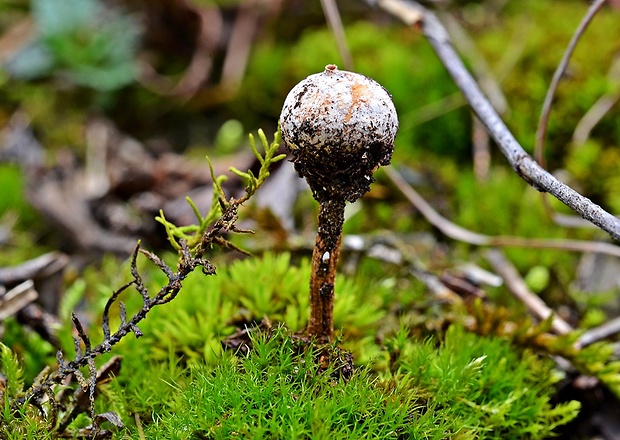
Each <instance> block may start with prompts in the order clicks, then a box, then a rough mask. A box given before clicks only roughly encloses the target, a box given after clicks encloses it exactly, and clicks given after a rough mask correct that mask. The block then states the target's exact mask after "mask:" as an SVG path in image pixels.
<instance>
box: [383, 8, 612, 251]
mask: <svg viewBox="0 0 620 440" xmlns="http://www.w3.org/2000/svg"><path fill="white" fill-rule="evenodd" d="M396 1H397V0H390V2H389V3H394V2H396ZM376 3H377V4H378V5H379V6H380V7H384V5H385V4H386V2H385V1H380V0H379V1H377V2H376ZM398 3H399V6H400V10H402V11H403V12H402V14H403V15H402V16H401V15H398V17H399V18H402V19H403V21H405V22H406V23H408V24H411V22H410V17H411V16H412V15H414V13H416V12H417V14H418V15H419V16H420V17H421V20H422V23H421V24H422V31H423V33H424V35H425V36H426V38H427V40H428V42H429V43H430V45H431V46H432V47H433V49H434V50H435V52H436V53H437V55H438V56H439V59H440V60H441V62H442V63H443V65H444V67H445V68H446V69H447V70H448V72H449V73H450V75H451V76H452V78H453V79H454V81H455V83H456V85H457V86H458V87H459V89H460V90H461V91H462V92H463V94H464V95H465V97H466V99H467V101H468V102H469V104H470V106H471V108H472V109H473V110H474V112H475V113H476V115H477V116H478V118H479V119H480V120H481V121H482V123H483V124H484V126H485V127H486V129H487V131H488V132H489V134H490V135H491V137H493V139H494V140H495V142H496V143H497V145H498V147H499V148H500V150H501V152H502V153H503V154H504V156H506V158H507V159H508V162H509V163H510V164H511V165H512V167H513V169H514V170H515V172H516V173H517V174H518V175H519V176H520V177H521V178H522V179H523V180H525V181H526V182H527V183H528V184H530V185H531V186H533V187H534V188H535V189H537V190H538V191H541V192H548V193H549V194H551V195H553V196H554V197H555V198H557V199H558V200H560V201H561V202H562V203H564V204H565V205H566V206H568V207H569V208H571V209H572V210H574V211H575V212H577V213H579V214H580V215H581V216H582V217H583V218H585V219H586V220H588V221H590V222H591V223H593V224H595V225H596V226H598V227H599V228H600V229H602V230H604V231H605V232H607V233H608V234H609V235H610V236H611V237H613V238H614V239H615V240H620V220H619V219H617V218H616V217H614V216H613V215H611V214H610V213H608V212H607V211H605V210H604V209H603V208H601V207H600V206H598V205H596V204H595V203H593V202H592V201H591V200H590V199H588V198H587V197H584V196H583V195H581V194H579V193H578V192H577V191H575V190H574V189H573V188H571V187H570V186H568V185H566V184H564V183H562V182H560V181H559V180H558V179H557V178H555V177H554V176H553V175H551V174H550V173H548V172H547V171H546V170H544V169H543V168H542V167H541V166H540V165H538V164H537V163H536V161H534V160H533V159H532V157H531V156H530V155H529V154H527V153H526V151H525V150H524V149H523V147H522V146H521V145H520V144H519V142H518V141H517V140H516V139H515V137H514V136H513V134H512V133H511V132H510V130H508V127H506V124H505V123H504V122H503V121H502V120H501V118H500V117H499V115H498V114H497V112H496V111H495V110H494V109H493V106H492V105H491V104H490V103H489V101H488V99H487V98H486V97H485V96H484V94H483V93H482V91H481V90H480V87H479V86H478V84H477V83H476V81H475V80H474V79H473V77H472V76H471V74H470V73H469V72H468V71H467V68H466V67H465V65H464V64H463V62H462V61H461V59H460V58H459V56H458V55H457V54H456V52H455V50H454V48H453V47H452V44H451V43H450V39H449V37H448V34H447V33H446V30H445V29H444V27H443V26H442V25H441V23H440V22H439V20H438V19H437V17H436V16H435V15H434V14H433V13H431V12H430V11H428V10H427V9H426V8H424V7H422V6H421V5H419V4H418V3H416V2H404V1H400V2H398ZM385 9H386V10H387V8H385ZM394 10H397V9H396V8H392V9H391V10H389V11H394ZM414 24H419V23H417V22H416V23H414Z"/></svg>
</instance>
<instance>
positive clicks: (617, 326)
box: [577, 317, 620, 347]
mask: <svg viewBox="0 0 620 440" xmlns="http://www.w3.org/2000/svg"><path fill="white" fill-rule="evenodd" d="M618 333H620V317H618V318H614V319H612V320H610V321H607V322H605V323H604V324H601V325H599V326H598V327H594V328H592V329H590V330H588V331H587V332H585V333H584V334H583V335H581V336H580V337H579V339H578V340H577V345H578V346H579V347H586V346H588V345H590V344H594V343H595V342H597V341H600V340H602V339H606V338H608V337H610V336H613V335H615V334H618Z"/></svg>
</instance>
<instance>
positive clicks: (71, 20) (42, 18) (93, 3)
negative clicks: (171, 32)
mask: <svg viewBox="0 0 620 440" xmlns="http://www.w3.org/2000/svg"><path fill="white" fill-rule="evenodd" d="M32 15H33V17H34V20H35V24H36V27H37V33H38V38H37V40H36V41H35V42H34V43H32V44H30V45H28V46H26V47H25V48H24V49H22V50H21V51H20V52H18V53H17V55H15V56H14V57H13V59H11V60H10V61H9V63H8V64H7V66H6V69H7V71H8V72H9V73H10V74H11V75H12V76H14V77H15V78H18V79H23V80H35V79H40V78H43V77H46V76H49V75H51V74H55V75H57V76H59V77H64V78H65V79H68V80H69V81H70V82H72V83H73V84H76V85H79V86H85V87H89V88H91V89H94V90H97V91H101V92H108V91H113V90H117V89H119V88H121V87H123V86H125V85H127V84H129V83H130V82H132V81H133V80H134V79H135V74H136V66H135V54H136V50H137V47H138V37H139V35H140V26H139V24H138V22H137V21H136V20H135V19H133V18H132V17H131V16H129V15H127V14H122V13H121V12H120V11H118V10H117V9H114V8H111V7H110V6H108V5H104V3H103V2H101V1H99V0H34V1H33V2H32Z"/></svg>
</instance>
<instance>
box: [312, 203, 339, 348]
mask: <svg viewBox="0 0 620 440" xmlns="http://www.w3.org/2000/svg"><path fill="white" fill-rule="evenodd" d="M319 204H320V208H319V224H318V234H317V236H316V243H315V245H314V251H313V253H312V274H311V275H310V319H309V321H308V335H309V336H313V337H315V338H316V339H317V340H319V341H321V342H328V341H330V340H331V338H332V334H333V332H334V317H333V315H334V313H333V312H334V283H335V281H336V268H337V266H338V257H339V256H340V239H341V237H342V224H343V223H344V206H345V201H344V199H341V198H337V199H328V200H322V201H319Z"/></svg>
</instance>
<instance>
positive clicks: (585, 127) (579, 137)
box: [573, 55, 620, 148]
mask: <svg viewBox="0 0 620 440" xmlns="http://www.w3.org/2000/svg"><path fill="white" fill-rule="evenodd" d="M607 79H608V81H609V83H610V85H612V90H610V91H609V92H607V93H606V94H604V95H603V96H601V97H600V98H599V99H598V100H597V101H596V102H595V103H594V105H592V107H591V108H590V110H588V111H587V112H586V114H585V115H583V117H582V118H581V120H580V121H579V122H578V123H577V125H576V126H575V131H574V132H573V148H575V147H579V146H581V145H583V144H584V143H585V142H586V141H587V140H588V138H589V137H590V132H591V131H592V129H593V128H594V127H595V126H596V124H598V123H599V122H600V120H601V119H603V117H604V116H605V115H606V114H607V113H609V111H610V110H611V109H612V107H613V106H614V105H616V104H617V103H618V101H620V56H618V55H616V56H615V57H614V60H613V62H612V64H611V67H610V68H609V73H608V74H607Z"/></svg>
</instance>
